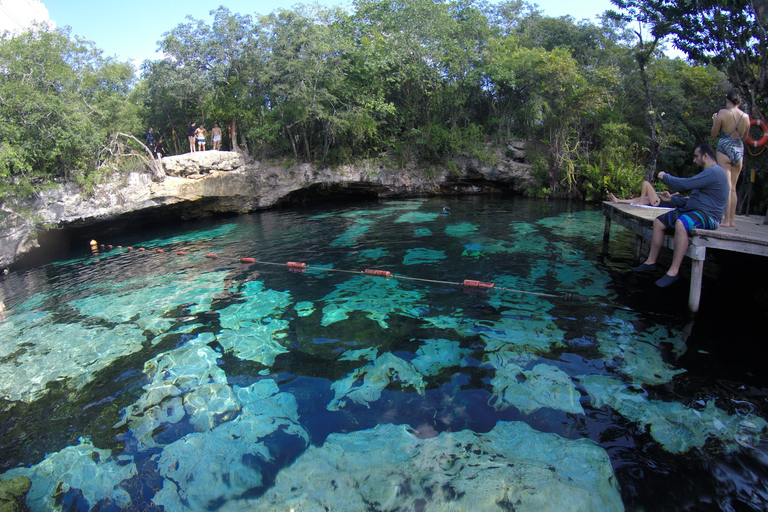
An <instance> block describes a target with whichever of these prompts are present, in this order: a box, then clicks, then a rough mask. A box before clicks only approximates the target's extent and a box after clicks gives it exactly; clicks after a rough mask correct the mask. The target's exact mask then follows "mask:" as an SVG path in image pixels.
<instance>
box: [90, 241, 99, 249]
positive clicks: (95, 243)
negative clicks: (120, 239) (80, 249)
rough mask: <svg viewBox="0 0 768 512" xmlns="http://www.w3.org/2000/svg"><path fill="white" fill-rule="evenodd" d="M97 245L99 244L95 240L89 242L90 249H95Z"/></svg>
mask: <svg viewBox="0 0 768 512" xmlns="http://www.w3.org/2000/svg"><path fill="white" fill-rule="evenodd" d="M97 245H99V242H97V241H96V240H91V247H95V246H97Z"/></svg>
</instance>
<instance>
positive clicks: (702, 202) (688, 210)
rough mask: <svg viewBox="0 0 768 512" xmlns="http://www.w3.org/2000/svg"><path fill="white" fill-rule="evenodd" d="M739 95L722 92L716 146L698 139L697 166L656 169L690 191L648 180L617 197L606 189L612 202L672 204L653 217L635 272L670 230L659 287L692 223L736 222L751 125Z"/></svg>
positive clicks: (675, 267) (649, 265) (651, 260)
mask: <svg viewBox="0 0 768 512" xmlns="http://www.w3.org/2000/svg"><path fill="white" fill-rule="evenodd" d="M739 105H741V97H740V96H739V94H738V93H735V92H731V93H728V94H727V95H726V96H725V108H722V109H720V110H719V111H718V112H717V113H715V114H713V115H712V136H713V137H719V140H718V143H717V150H715V149H714V148H713V147H712V146H711V145H709V144H706V143H705V144H700V145H699V146H697V147H696V149H695V150H694V152H693V162H694V164H696V166H697V167H699V168H700V169H702V171H701V172H700V173H698V174H697V175H696V176H694V177H692V178H677V177H675V176H672V175H671V174H669V173H666V172H660V173H659V174H658V179H659V181H660V182H662V183H664V184H665V185H666V186H667V187H668V188H669V189H671V190H673V191H678V192H679V191H685V190H689V191H691V192H690V195H689V196H687V197H682V196H680V195H679V193H677V192H676V193H675V194H670V193H669V192H666V191H664V192H662V191H659V192H658V193H657V192H656V191H655V190H654V188H653V185H652V184H651V183H649V182H647V181H645V182H643V188H642V191H641V193H640V196H639V197H635V198H632V199H618V198H617V197H616V196H614V195H613V194H610V199H611V201H612V202H614V203H625V204H634V205H648V206H658V207H667V208H673V210H671V211H668V212H666V213H663V214H661V215H659V216H658V217H656V219H655V220H654V221H653V234H652V236H651V249H650V252H649V254H648V257H647V258H646V260H645V262H643V264H642V265H640V266H637V267H634V268H633V269H632V270H634V271H635V272H650V271H655V270H656V259H657V258H658V255H659V252H660V250H661V247H662V245H663V244H664V237H665V236H666V235H667V234H668V233H670V232H672V231H673V232H674V241H673V254H672V264H671V265H670V267H669V270H667V272H666V274H664V276H662V277H661V279H659V280H658V281H656V284H657V285H658V286H660V287H662V288H665V287H667V286H670V285H671V284H672V283H674V282H675V281H677V280H678V278H679V271H680V264H681V263H682V261H683V257H684V256H685V252H686V251H687V250H688V245H689V240H688V234H689V232H690V231H691V229H695V228H698V229H717V228H718V227H721V226H722V227H728V228H733V227H736V223H735V216H736V202H737V197H736V183H737V182H738V181H739V174H740V173H741V166H742V160H743V157H744V144H743V142H742V141H743V140H744V139H745V138H746V137H747V134H748V132H749V128H750V120H749V116H748V115H747V114H746V113H744V112H743V111H742V110H741V109H740V108H739Z"/></svg>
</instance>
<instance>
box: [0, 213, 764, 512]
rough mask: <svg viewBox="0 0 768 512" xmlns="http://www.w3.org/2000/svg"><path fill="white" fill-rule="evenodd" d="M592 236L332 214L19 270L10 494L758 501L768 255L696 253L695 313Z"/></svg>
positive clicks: (8, 346) (377, 506)
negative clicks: (700, 264) (699, 286)
mask: <svg viewBox="0 0 768 512" xmlns="http://www.w3.org/2000/svg"><path fill="white" fill-rule="evenodd" d="M444 205H448V206H450V207H451V212H452V213H450V214H441V210H442V208H443V206H444ZM603 223H604V218H603V216H602V214H601V213H600V211H599V208H597V207H594V206H584V205H581V204H570V203H560V202H544V201H533V200H521V199H500V198H463V199H414V200H392V201H380V202H366V203H346V204H343V205H337V206H332V207H320V206H313V207H306V208H297V209H293V210H273V211H265V212H261V213H255V214H252V215H244V216H239V217H234V218H226V219H217V220H206V221H199V222H198V223H196V224H194V225H193V224H189V223H185V224H183V225H181V226H177V227H158V228H155V229H151V230H149V229H148V230H145V231H143V232H142V233H141V234H138V235H137V234H127V233H126V234H124V235H123V236H120V235H118V234H110V239H109V240H104V239H102V240H100V242H102V243H105V244H112V245H113V246H114V247H113V248H111V249H110V248H109V247H105V248H100V249H99V250H98V252H96V253H92V252H91V251H90V249H89V248H87V247H82V248H79V249H77V250H73V251H72V252H70V253H69V254H62V255H61V258H60V259H59V260H57V261H54V262H51V263H46V264H43V265H38V266H35V267H32V268H28V269H26V270H18V271H15V272H12V273H11V274H10V275H8V276H4V277H1V278H0V292H2V299H3V301H4V302H5V305H6V307H7V311H6V315H5V320H4V321H3V322H2V323H0V397H1V400H0V411H2V412H0V420H1V422H2V427H0V436H1V437H0V443H1V444H0V454H1V455H0V479H3V480H7V479H9V478H12V477H15V476H18V475H24V476H27V477H28V478H30V479H31V481H32V488H31V490H30V492H29V494H28V495H27V504H28V505H29V507H30V509H31V510H33V511H48V510H77V511H86V510H100V511H105V510H109V511H113V510H115V511H116V510H125V509H127V510H139V511H150V510H168V511H176V510H179V511H181V510H185V511H186V510H192V511H198V510H200V511H202V510H225V511H235V510H242V511H245V510H259V511H266V510H276V511H277V510H279V511H286V512H287V511H288V510H294V511H296V512H299V511H319V510H330V511H334V512H338V511H350V512H358V511H364V510H369V511H395V510H398V511H486V510H487V511H493V510H501V511H511V510H515V511H558V512H560V511H565V510H573V511H589V512H595V511H600V510H606V511H614V510H629V511H666V510H669V511H681V510H690V511H693V510H697V511H698V510H729V511H731V510H732V511H739V510H765V509H766V506H767V504H768V490H767V489H766V482H768V442H766V440H765V434H766V432H767V431H768V430H767V429H768V423H767V422H766V420H765V418H768V403H766V397H768V390H767V389H766V383H767V382H768V375H767V374H766V372H765V371H764V367H765V363H766V358H765V348H764V346H763V345H764V342H765V333H764V331H763V329H764V326H765V325H766V322H765V321H766V317H767V316H768V291H767V290H768V278H766V274H768V273H766V272H765V271H764V270H760V269H761V268H762V269H764V268H765V261H764V259H762V260H761V259H760V258H754V259H753V258H751V257H749V256H734V255H728V254H720V253H718V252H717V251H712V255H711V256H709V255H708V261H707V265H706V268H705V279H704V290H703V294H702V304H701V310H700V312H699V313H698V314H696V315H691V314H689V313H688V312H687V310H686V303H687V301H686V297H687V277H688V274H686V276H685V277H686V279H685V280H681V281H680V284H679V285H676V286H674V287H673V288H671V289H669V290H666V291H661V290H659V289H657V288H656V287H655V286H654V285H653V281H654V279H655V278H651V277H647V278H646V277H645V276H636V275H633V274H632V272H630V271H629V268H630V267H631V265H632V254H631V251H632V249H633V243H634V240H633V235H631V234H630V233H628V232H624V231H623V230H621V229H620V228H614V229H613V230H612V235H611V241H610V245H609V247H608V251H607V252H606V251H604V249H603V245H602V233H603ZM97 238H98V237H97ZM118 245H120V246H122V247H120V248H118V247H117V246H118ZM128 247H132V249H131V250H129V249H128ZM139 248H142V249H144V250H139ZM158 250H162V252H158ZM211 254H216V255H217V256H218V257H217V258H211V257H206V255H211ZM665 257H666V258H669V254H666V255H665ZM240 258H254V259H255V260H256V261H255V262H253V263H250V262H246V263H243V262H241V261H240ZM289 261H292V262H303V263H306V265H307V266H308V268H305V269H300V268H291V267H288V266H287V265H286V262H289ZM667 262H668V259H667V260H666V261H665V263H667ZM685 268H686V271H687V272H689V269H690V265H689V264H688V263H686V265H685ZM365 269H380V270H385V271H389V272H391V273H392V276H391V277H381V276H372V275H366V274H364V273H363V270H365ZM465 279H469V280H478V281H485V282H493V283H495V286H496V288H494V289H490V290H487V289H479V288H475V287H465V286H462V282H463V281H464V280H465ZM572 294H575V295H576V296H577V299H578V298H583V299H585V300H567V298H568V297H569V296H571V295H572Z"/></svg>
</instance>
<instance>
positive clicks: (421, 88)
mask: <svg viewBox="0 0 768 512" xmlns="http://www.w3.org/2000/svg"><path fill="white" fill-rule="evenodd" d="M745 2H746V0H738V1H737V2H735V4H737V5H738V6H741V7H744V9H745V10H746V12H747V15H746V18H745V17H744V16H745V15H744V14H743V13H736V12H735V8H732V7H730V6H725V5H724V4H723V2H719V3H718V2H715V1H714V0H707V1H704V2H699V3H698V4H696V5H700V7H701V10H702V12H706V13H709V14H711V15H712V16H714V18H712V19H716V18H717V19H721V18H722V16H724V15H725V14H728V13H731V14H732V15H733V16H735V17H736V18H737V19H739V20H742V21H744V23H746V25H745V26H740V27H738V28H737V29H736V30H734V31H732V32H733V33H732V34H716V36H717V37H716V38H715V39H717V41H715V42H706V44H705V45H704V46H703V48H704V49H703V50H701V51H699V50H696V48H694V47H693V46H692V45H693V42H696V41H699V42H702V41H700V40H698V39H695V37H694V35H692V34H690V33H689V32H690V30H689V29H690V27H688V28H685V27H683V24H682V22H681V21H677V20H678V18H665V17H664V16H666V15H667V14H670V13H673V12H674V13H677V14H679V15H680V16H681V17H679V19H680V20H683V19H688V18H685V16H688V17H689V18H691V20H692V21H691V23H693V24H694V25H696V26H697V27H700V28H701V29H702V30H710V31H711V30H713V26H712V24H711V20H705V19H703V18H702V17H701V16H699V13H698V12H694V11H695V9H694V11H692V9H693V7H695V6H694V2H692V0H690V1H689V0H685V1H681V2H673V3H670V2H663V1H661V0H615V1H614V4H616V5H618V6H620V7H623V8H625V12H624V14H625V15H624V14H622V15H619V14H616V15H613V16H610V17H609V16H606V17H604V18H603V20H602V21H601V22H600V23H597V24H595V23H591V22H588V21H578V22H577V21H575V20H573V19H572V18H570V17H560V18H550V17H547V16H544V15H543V13H542V12H541V11H540V10H539V9H538V8H537V7H536V6H535V4H529V3H527V2H523V1H518V0H507V1H503V2H500V3H494V4H488V3H484V2H478V1H476V0H404V1H401V2H394V1H392V0H356V1H355V2H354V3H353V7H352V8H351V9H349V10H346V11H345V10H341V9H337V8H323V7H320V6H319V5H314V6H308V5H297V6H295V7H293V8H291V9H278V10H277V11H275V12H273V13H270V14H267V15H263V16H259V15H244V14H238V13H233V12H231V11H229V10H228V9H227V8H225V7H219V8H218V9H216V10H214V11H212V12H211V16H210V18H209V19H208V20H196V19H193V18H191V17H188V18H187V19H186V20H185V21H184V22H183V23H181V24H179V25H178V26H176V27H173V28H171V29H170V30H169V31H168V32H167V33H165V34H164V35H163V40H162V41H161V42H160V50H162V52H163V54H164V57H163V58H162V59H161V60H157V61H146V62H144V64H143V65H142V78H141V80H140V81H138V83H135V81H134V75H133V69H131V66H130V65H128V64H123V63H118V62H114V61H111V60H109V59H103V58H102V57H101V56H100V53H99V51H98V50H97V49H95V48H94V47H93V46H92V45H91V44H90V43H87V42H84V41H81V40H79V39H77V38H72V37H70V35H69V34H68V32H66V31H39V30H36V31H33V32H30V33H27V34H24V35H22V36H18V37H15V38H13V39H8V40H2V41H0V69H3V73H2V74H0V106H2V109H1V110H0V180H1V181H0V200H4V199H5V198H8V197H11V196H14V195H15V196H20V195H24V194H29V193H32V192H34V191H37V190H39V189H40V188H42V187H44V186H47V185H48V184H51V183H54V182H58V181H61V180H69V181H72V182H74V183H77V184H78V185H79V186H80V187H81V188H82V189H83V190H85V191H89V190H91V191H92V190H94V187H95V186H96V185H97V184H98V183H99V182H100V180H103V179H104V178H105V177H107V176H109V174H110V173H111V172H113V170H114V169H116V166H115V162H114V155H117V154H121V153H122V150H120V148H122V149H124V150H125V151H126V153H129V154H130V153H131V152H132V151H135V150H136V149H138V147H134V148H131V145H130V144H129V143H125V144H123V143H121V144H122V146H121V144H117V143H116V142H115V137H114V134H115V133H116V132H122V133H127V134H130V135H133V136H135V137H137V138H138V139H140V140H143V135H144V132H145V131H146V129H147V127H148V126H153V127H154V129H155V134H156V137H162V138H163V139H164V141H165V145H166V148H167V149H168V150H169V151H170V153H171V154H175V153H180V152H186V151H187V148H188V142H187V133H186V131H187V126H188V125H189V123H190V121H195V122H196V123H198V124H202V125H203V126H204V127H205V128H206V129H207V130H208V131H209V132H210V131H211V128H212V126H213V123H214V122H218V123H219V125H220V126H221V128H222V131H223V136H224V137H223V138H224V141H223V144H222V146H223V147H224V148H225V149H228V148H229V147H230V146H231V145H234V146H237V147H238V148H239V149H244V150H247V151H248V152H249V153H250V154H252V155H254V156H256V157H257V158H261V159H270V160H276V161H287V162H289V163H290V164H293V163H297V162H317V163H320V164H322V165H331V166H334V165H341V164H345V163H350V162H355V161H360V160H362V159H366V158H368V159H378V160H385V161H386V163H387V164H390V165H392V164H393V165H395V166H399V167H401V168H412V167H413V166H416V167H421V168H426V169H427V171H426V172H433V171H434V170H435V169H438V168H441V169H448V172H458V171H457V167H456V165H455V163H453V162H454V159H455V157H456V156H467V157H470V158H475V159H479V160H480V161H482V162H485V163H489V162H492V159H493V151H492V150H491V148H492V144H493V142H494V141H501V140H505V139H509V138H517V139H519V140H527V141H529V148H528V149H527V150H526V151H527V153H528V158H527V160H528V162H529V163H532V164H533V170H532V172H533V178H534V180H533V181H534V184H533V185H532V186H531V188H530V190H528V191H526V193H527V194H529V195H532V196H537V197H544V196H546V197H571V198H585V199H588V200H600V199H603V198H604V197H605V194H606V193H607V192H608V191H612V192H614V193H616V194H618V195H631V194H632V193H633V192H634V191H636V190H637V189H636V188H635V187H637V186H638V184H639V182H640V180H641V179H642V176H643V174H644V173H645V169H644V168H643V161H644V160H646V159H648V160H656V161H657V162H658V165H659V166H660V167H661V168H663V169H664V170H667V171H670V172H673V173H678V174H685V173H686V170H687V169H689V168H690V166H691V162H690V155H691V152H692V150H693V147H694V146H695V145H696V144H697V143H699V142H701V141H703V140H707V137H708V133H709V129H710V123H711V121H710V119H711V113H712V112H714V110H715V109H716V108H717V107H719V106H721V103H722V96H723V93H724V92H725V91H726V90H727V89H729V88H730V87H731V86H730V85H729V84H728V82H727V80H726V78H725V76H726V75H724V74H723V73H721V72H719V71H717V70H716V69H715V68H714V67H713V66H702V65H699V64H691V63H690V62H687V61H683V60H672V59H668V58H666V57H664V56H663V55H662V54H661V53H659V52H658V51H654V50H655V47H654V46H653V45H643V44H639V43H638V41H637V39H636V36H637V34H635V33H633V31H632V30H630V29H631V28H632V27H633V26H634V25H630V23H629V21H630V20H635V19H641V20H642V21H644V22H646V23H650V24H651V27H652V29H653V30H655V31H658V33H659V34H661V33H664V34H671V35H672V36H674V37H675V38H677V39H675V41H676V43H675V44H678V43H679V44H678V46H679V47H681V48H683V49H684V50H685V51H688V52H689V55H691V56H692V57H694V58H696V59H698V60H699V61H700V62H704V61H707V62H713V63H715V64H716V66H718V67H720V69H721V70H722V71H724V72H726V73H727V75H728V76H730V77H731V79H732V80H733V81H734V85H736V86H738V87H740V88H742V90H744V89H745V88H747V89H749V90H750V91H752V90H753V89H754V87H758V86H759V85H760V84H757V83H755V84H756V85H754V84H753V83H752V82H750V80H751V78H750V77H754V76H756V75H755V74H756V73H757V74H759V72H760V69H762V68H761V67H760V66H763V63H764V58H763V57H762V56H761V55H762V54H761V53H760V52H759V51H757V50H759V49H760V48H762V46H760V45H764V40H763V39H762V35H760V34H757V32H756V27H755V21H756V19H757V18H750V17H749V13H750V12H752V11H750V10H749V9H751V8H752V7H749V6H747V5H746V3H745ZM672 4H674V5H672ZM720 4H723V5H720ZM654 13H655V14H654ZM656 14H660V15H664V16H660V17H659V16H657V17H654V16H655V15H656ZM683 15H685V16H683ZM718 16H719V17H720V18H718ZM746 35H750V37H752V39H747V40H742V39H743V37H745V36H746ZM696 37H698V36H696ZM739 38H742V39H739ZM718 45H719V46H718ZM740 45H745V48H741V47H740ZM648 48H650V49H651V51H647V52H645V53H643V55H642V57H643V59H644V60H643V64H644V67H643V68H642V69H643V72H642V73H639V72H638V61H637V59H638V54H639V52H640V50H644V49H648ZM719 49H722V50H727V52H726V53H727V55H725V57H723V56H721V55H718V54H717V51H719ZM697 52H698V53H697ZM728 52H729V53H728ZM640 53H642V52H640ZM764 53H765V52H763V54H764ZM731 57H733V58H731ZM735 57H740V58H741V57H745V58H747V60H746V61H744V62H748V63H750V65H751V66H752V68H750V69H749V70H748V71H749V72H748V73H747V72H746V71H745V74H744V75H739V76H743V77H746V78H745V79H744V80H741V79H740V80H741V82H739V83H735V81H736V76H737V75H736V74H734V73H735V71H734V69H736V68H734V66H737V67H738V66H743V64H744V62H741V63H739V62H736V61H735V60H734V59H735ZM761 59H762V60H761ZM758 88H759V87H758ZM755 94H756V95H757V96H756V98H758V99H759V98H760V97H762V96H761V94H763V93H762V92H760V91H759V90H757V91H756V93H755ZM649 105H653V107H652V108H650V107H649ZM228 127H231V129H232V131H231V133H230V131H229V130H228V129H227V128H228ZM231 139H234V140H231ZM649 155H650V157H649ZM132 158H133V157H129V158H128V159H127V160H123V161H124V162H133V160H132ZM124 165H125V164H124ZM128 165H133V164H128ZM135 165H137V166H138V167H141V166H142V165H143V164H141V163H140V162H138V161H136V164H135ZM649 168H650V165H649ZM758 200H759V199H758V198H756V199H755V202H757V201H758Z"/></svg>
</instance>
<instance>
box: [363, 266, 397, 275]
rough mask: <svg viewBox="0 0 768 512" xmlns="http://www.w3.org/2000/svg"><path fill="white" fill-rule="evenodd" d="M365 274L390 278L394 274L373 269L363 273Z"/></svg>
mask: <svg viewBox="0 0 768 512" xmlns="http://www.w3.org/2000/svg"><path fill="white" fill-rule="evenodd" d="M363 274H367V275H369V276H381V277H389V276H391V275H392V272H390V271H389V270H373V269H370V268H367V269H365V270H364V271H363Z"/></svg>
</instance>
